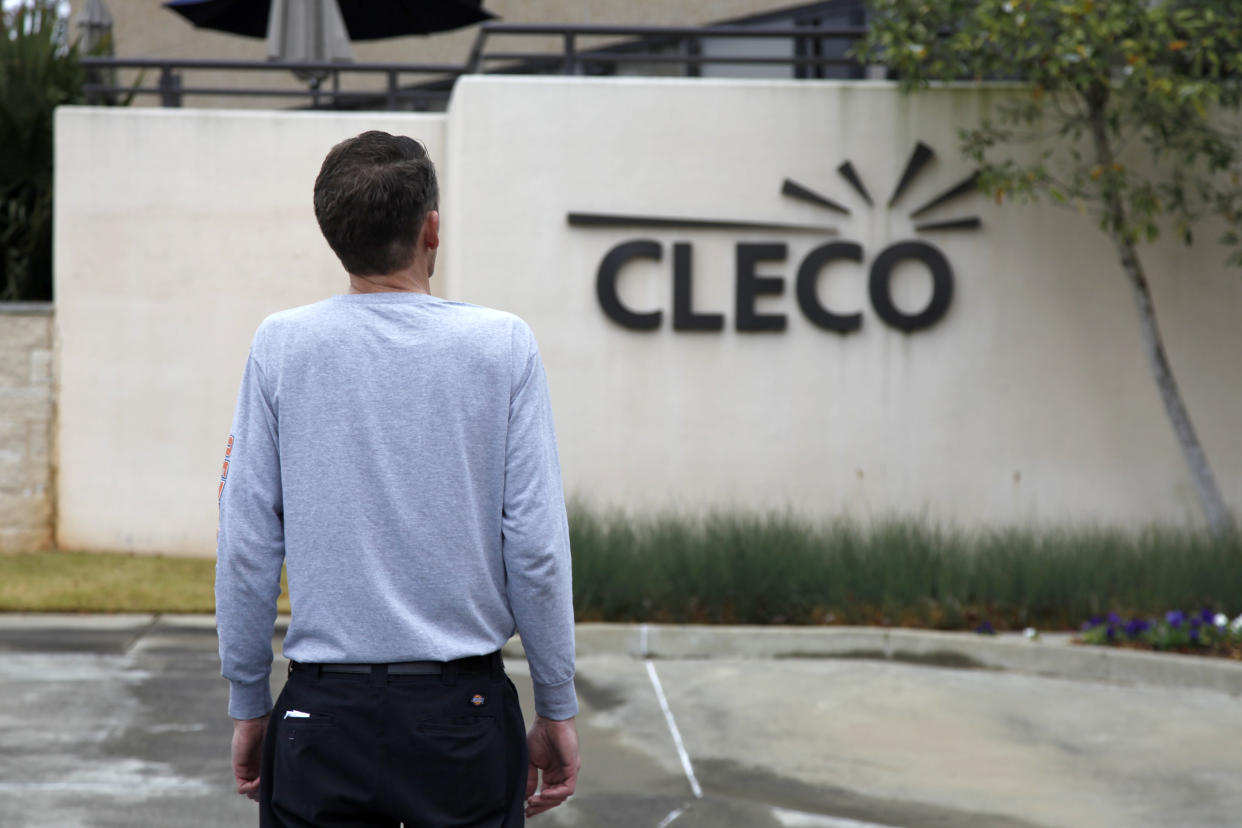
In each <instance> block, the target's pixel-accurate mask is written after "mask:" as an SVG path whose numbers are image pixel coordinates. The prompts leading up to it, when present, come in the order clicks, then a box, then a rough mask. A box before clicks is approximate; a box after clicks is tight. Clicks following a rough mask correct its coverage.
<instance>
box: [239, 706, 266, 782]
mask: <svg viewBox="0 0 1242 828" xmlns="http://www.w3.org/2000/svg"><path fill="white" fill-rule="evenodd" d="M266 730H267V716H262V717H260V718H258V719H234V720H233V778H234V779H235V780H237V792H238V793H239V794H242V795H243V796H248V797H250V798H251V799H253V800H254V801H256V802H258V801H259V768H260V766H261V765H262V764H263V734H264V732H265V731H266Z"/></svg>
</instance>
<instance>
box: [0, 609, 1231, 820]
mask: <svg viewBox="0 0 1242 828" xmlns="http://www.w3.org/2000/svg"><path fill="white" fill-rule="evenodd" d="M508 652H509V655H510V658H509V659H508V660H509V664H510V672H511V674H512V675H513V677H514V680H515V683H517V685H518V687H519V690H520V691H521V692H522V694H523V697H524V699H523V700H524V705H525V707H526V709H527V711H528V715H529V710H530V699H529V689H530V683H529V678H528V675H527V673H526V669H525V663H524V661H523V660H522V659H521V658H520V646H519V645H517V644H516V642H515V643H514V644H513V645H511V647H510V648H508ZM644 654H645V655H647V656H650V657H649V658H644V657H643V656H644ZM280 666H281V665H280V664H279V663H278V665H277V668H276V669H275V670H274V671H273V685H274V686H275V687H278V686H279V684H280V682H281V680H282V676H283V672H282V670H281V669H280ZM972 668H973V669H972ZM218 669H219V665H218V662H217V659H216V655H215V636H214V632H213V629H212V619H211V618H210V617H202V616H195V617H185V616H179V617H164V618H157V617H152V616H20V615H8V616H0V826H6V828H7V827H8V826H15V827H23V828H24V826H49V827H50V826H57V828H75V826H91V828H96V827H97V826H108V827H111V826H117V828H119V827H120V826H202V827H203V828H214V826H235V825H248V824H255V809H254V806H253V805H252V803H250V802H249V801H247V800H244V799H242V798H240V797H237V796H236V795H234V794H232V793H231V785H230V782H231V778H230V773H229V767H228V740H229V723H228V720H227V719H226V718H225V716H224V703H225V697H226V694H227V688H226V686H225V684H224V682H223V680H221V679H219V678H218ZM579 690H580V696H581V698H582V714H581V715H580V717H579V729H580V733H581V738H582V744H583V755H584V768H583V776H582V780H581V783H580V786H579V793H578V795H577V796H575V797H574V799H573V800H572V801H571V802H570V803H569V804H568V805H566V806H564V807H563V808H561V809H558V810H556V811H553V812H550V813H549V814H548V815H546V816H543V817H540V818H539V819H538V820H535V821H533V824H535V825H538V824H541V823H542V824H545V825H547V826H549V828H551V827H552V826H601V827H602V826H609V827H610V828H611V827H612V826H616V828H621V826H625V828H630V826H644V827H645V826H651V828H656V826H669V825H671V826H675V828H691V827H692V826H722V828H731V827H732V826H738V828H740V827H741V826H747V828H752V827H755V828H768V826H773V827H774V828H775V827H779V826H789V827H792V828H797V826H810V828H815V826H829V827H835V828H850V826H853V827H854V828H857V827H858V826H868V825H870V826H875V825H888V826H909V827H910V828H913V827H914V826H965V828H972V827H973V826H1015V827H1016V826H1076V825H1082V826H1088V825H1089V826H1112V825H1116V826H1165V825H1180V826H1225V825H1237V824H1240V823H1242V818H1240V817H1239V816H1238V815H1239V814H1242V760H1240V759H1239V754H1238V752H1237V745H1238V744H1240V743H1242V706H1239V705H1238V704H1237V698H1236V696H1237V695H1239V694H1240V693H1242V666H1239V665H1236V664H1230V663H1227V662H1218V661H1212V660H1209V659H1200V658H1194V657H1185V656H1155V655H1149V654H1140V653H1120V652H1117V651H1113V650H1102V649H1095V648H1090V649H1088V648H1080V647H1074V646H1072V645H1069V644H1068V643H1066V641H1065V637H1057V636H1044V637H1042V640H1040V641H1038V642H1029V641H1026V640H1024V639H1022V638H1020V637H996V638H983V637H979V636H972V635H960V634H944V633H921V632H914V631H892V630H867V629H857V628H842V629H830V630H823V629H818V630H805V629H766V628H765V629H728V628H673V627H648V628H644V627H642V626H637V625H635V626H611V625H583V626H582V627H581V628H580V630H579ZM679 745H680V748H679ZM696 793H698V794H701V796H699V795H696Z"/></svg>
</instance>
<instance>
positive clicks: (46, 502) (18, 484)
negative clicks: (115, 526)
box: [0, 302, 55, 552]
mask: <svg viewBox="0 0 1242 828" xmlns="http://www.w3.org/2000/svg"><path fill="white" fill-rule="evenodd" d="M54 418H55V400H54V393H53V377H52V308H51V306H50V305H44V304H37V303H20V302H12V303H8V302H3V303H0V552H17V551H30V550H35V549H46V548H47V547H49V546H51V544H52V521H53V497H54V489H53V473H54V472H53V466H54V462H53V456H52V450H51V441H52V432H53V421H54Z"/></svg>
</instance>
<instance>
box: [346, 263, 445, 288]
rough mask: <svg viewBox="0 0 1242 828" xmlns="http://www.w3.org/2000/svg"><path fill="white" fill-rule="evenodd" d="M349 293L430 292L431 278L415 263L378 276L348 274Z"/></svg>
mask: <svg viewBox="0 0 1242 828" xmlns="http://www.w3.org/2000/svg"><path fill="white" fill-rule="evenodd" d="M349 292H350V293H395V292H405V293H427V294H430V293H431V278H430V277H429V276H428V275H427V271H426V269H425V268H419V267H418V266H417V263H415V264H412V265H410V266H409V267H407V268H403V269H402V270H395V271H393V272H392V273H384V274H382V275H378V276H359V275H357V274H354V273H351V274H349Z"/></svg>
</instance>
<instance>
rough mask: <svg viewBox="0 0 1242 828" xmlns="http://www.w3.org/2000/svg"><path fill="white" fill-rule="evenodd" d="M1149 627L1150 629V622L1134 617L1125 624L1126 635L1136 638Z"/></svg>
mask: <svg viewBox="0 0 1242 828" xmlns="http://www.w3.org/2000/svg"><path fill="white" fill-rule="evenodd" d="M1150 629H1151V624H1149V623H1147V622H1146V621H1144V620H1143V619H1142V618H1135V619H1134V620H1132V621H1130V622H1129V623H1128V624H1126V637H1128V638H1138V637H1139V636H1140V635H1142V634H1143V633H1145V632H1147V631H1148V630H1150Z"/></svg>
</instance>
